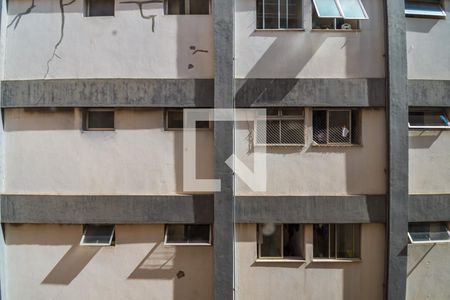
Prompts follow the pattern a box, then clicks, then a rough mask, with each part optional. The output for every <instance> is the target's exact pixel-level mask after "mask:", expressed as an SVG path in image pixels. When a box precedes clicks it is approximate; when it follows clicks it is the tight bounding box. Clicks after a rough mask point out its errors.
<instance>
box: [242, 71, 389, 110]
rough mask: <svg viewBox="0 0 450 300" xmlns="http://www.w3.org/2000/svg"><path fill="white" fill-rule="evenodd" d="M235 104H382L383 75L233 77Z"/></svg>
mask: <svg viewBox="0 0 450 300" xmlns="http://www.w3.org/2000/svg"><path fill="white" fill-rule="evenodd" d="M236 91H237V92H236V106H237V107H267V106H321V107H350V106H351V107H369V106H374V107H384V106H385V104H386V83H385V79H384V78H369V79H258V78H251V79H236Z"/></svg>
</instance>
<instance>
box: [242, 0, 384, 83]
mask: <svg viewBox="0 0 450 300" xmlns="http://www.w3.org/2000/svg"><path fill="white" fill-rule="evenodd" d="M362 2H363V3H364V5H365V7H366V10H367V13H368V14H369V20H364V21H361V26H360V27H361V31H360V32H324V31H311V27H312V25H311V24H312V23H311V18H312V17H311V16H312V1H310V0H303V16H304V27H305V31H282V30H278V31H277V30H256V1H254V0H237V1H236V30H235V37H236V77H237V78H372V77H376V78H378V77H384V76H385V74H384V64H385V61H384V33H383V32H384V21H383V1H381V0H363V1H362Z"/></svg>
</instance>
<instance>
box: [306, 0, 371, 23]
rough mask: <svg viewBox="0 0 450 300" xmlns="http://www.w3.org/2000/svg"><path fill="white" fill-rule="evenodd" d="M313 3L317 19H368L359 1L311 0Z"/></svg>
mask: <svg viewBox="0 0 450 300" xmlns="http://www.w3.org/2000/svg"><path fill="white" fill-rule="evenodd" d="M313 3H314V7H315V8H316V12H317V16H318V17H319V18H344V19H355V20H364V19H368V18H369V16H368V15H367V12H366V10H365V8H364V5H363V4H362V2H361V1H360V0H313Z"/></svg>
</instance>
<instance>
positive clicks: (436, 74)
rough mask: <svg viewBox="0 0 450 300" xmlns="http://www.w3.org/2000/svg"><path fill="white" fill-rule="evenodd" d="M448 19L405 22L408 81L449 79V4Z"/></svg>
mask: <svg viewBox="0 0 450 300" xmlns="http://www.w3.org/2000/svg"><path fill="white" fill-rule="evenodd" d="M442 2H443V3H444V7H445V9H446V13H447V17H446V18H445V19H426V18H406V25H407V31H406V41H407V51H408V78H409V79H442V80H449V79H450V51H448V45H449V43H450V37H449V35H448V32H449V31H450V18H449V15H450V0H443V1H442Z"/></svg>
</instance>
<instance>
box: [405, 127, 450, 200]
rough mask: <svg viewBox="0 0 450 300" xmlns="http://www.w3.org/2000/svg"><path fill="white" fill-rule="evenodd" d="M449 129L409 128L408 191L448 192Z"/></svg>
mask: <svg viewBox="0 0 450 300" xmlns="http://www.w3.org/2000/svg"><path fill="white" fill-rule="evenodd" d="M449 147H450V131H448V130H410V131H409V193H410V194H447V193H450V186H449V184H448V178H449V177H450V165H449V164H448V162H449V161H450V153H449V151H448V149H449Z"/></svg>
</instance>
